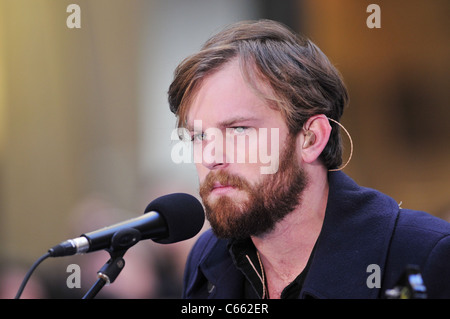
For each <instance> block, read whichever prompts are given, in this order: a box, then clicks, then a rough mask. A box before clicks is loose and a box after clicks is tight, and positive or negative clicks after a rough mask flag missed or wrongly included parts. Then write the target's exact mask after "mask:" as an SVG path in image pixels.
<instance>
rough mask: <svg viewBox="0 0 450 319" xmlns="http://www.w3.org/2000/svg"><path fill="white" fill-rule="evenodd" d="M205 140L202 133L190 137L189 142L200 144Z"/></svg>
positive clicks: (204, 135)
mask: <svg viewBox="0 0 450 319" xmlns="http://www.w3.org/2000/svg"><path fill="white" fill-rule="evenodd" d="M205 139H206V134H205V133H204V132H201V133H196V134H193V135H192V136H191V142H194V143H196V142H197V143H200V142H202V141H203V140H205Z"/></svg>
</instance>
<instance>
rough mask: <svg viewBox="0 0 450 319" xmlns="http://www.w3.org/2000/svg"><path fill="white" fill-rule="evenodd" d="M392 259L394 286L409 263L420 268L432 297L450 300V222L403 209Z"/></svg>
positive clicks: (391, 271)
mask: <svg viewBox="0 0 450 319" xmlns="http://www.w3.org/2000/svg"><path fill="white" fill-rule="evenodd" d="M389 256H390V257H389V259H388V268H387V269H388V270H389V271H388V272H387V276H388V278H390V280H391V285H392V284H394V282H393V281H394V280H395V278H399V277H400V275H401V271H402V270H404V269H405V268H406V266H407V264H406V263H405V261H407V262H408V264H410V265H411V264H413V265H416V266H419V268H420V270H421V274H422V276H423V279H424V283H425V286H426V287H427V288H428V294H429V296H430V297H431V298H450V284H449V283H450V269H449V267H448V265H449V264H450V223H448V222H446V221H444V220H443V219H440V218H438V217H435V216H433V215H430V214H428V213H425V212H421V211H414V210H409V209H400V212H399V215H398V219H397V223H396V227H395V232H394V234H393V237H392V242H391V247H390V253H389Z"/></svg>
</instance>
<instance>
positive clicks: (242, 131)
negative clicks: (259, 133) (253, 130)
mask: <svg viewBox="0 0 450 319" xmlns="http://www.w3.org/2000/svg"><path fill="white" fill-rule="evenodd" d="M231 129H232V130H233V132H234V133H236V134H245V133H246V132H247V131H248V129H249V128H248V127H246V126H236V127H232V128H231Z"/></svg>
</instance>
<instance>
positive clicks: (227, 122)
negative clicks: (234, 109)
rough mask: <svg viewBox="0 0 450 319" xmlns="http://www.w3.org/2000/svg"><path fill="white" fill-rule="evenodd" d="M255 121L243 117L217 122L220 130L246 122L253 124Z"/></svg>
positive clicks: (253, 118)
mask: <svg viewBox="0 0 450 319" xmlns="http://www.w3.org/2000/svg"><path fill="white" fill-rule="evenodd" d="M255 121H257V118H255V117H245V116H237V117H232V118H230V119H227V120H224V121H221V122H219V127H220V128H227V127H230V126H233V125H236V124H243V123H246V122H255Z"/></svg>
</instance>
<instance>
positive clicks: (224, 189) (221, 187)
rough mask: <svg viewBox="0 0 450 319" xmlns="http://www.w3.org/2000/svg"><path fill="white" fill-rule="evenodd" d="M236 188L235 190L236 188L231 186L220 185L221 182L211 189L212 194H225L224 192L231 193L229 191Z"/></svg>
mask: <svg viewBox="0 0 450 319" xmlns="http://www.w3.org/2000/svg"><path fill="white" fill-rule="evenodd" d="M234 188H235V187H234V186H232V185H229V184H222V183H219V182H215V183H214V184H213V187H212V189H211V192H214V193H223V192H227V191H229V190H232V189H234Z"/></svg>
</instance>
